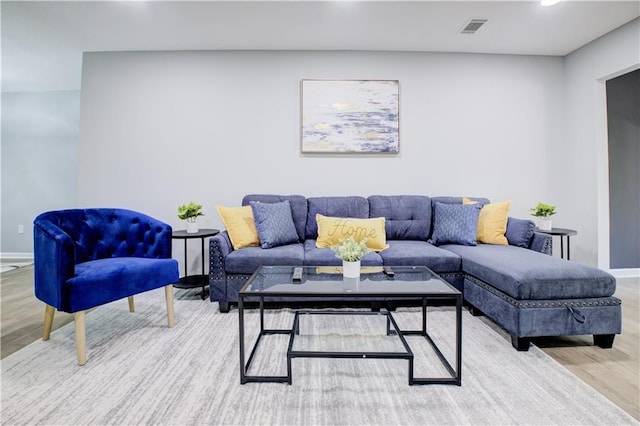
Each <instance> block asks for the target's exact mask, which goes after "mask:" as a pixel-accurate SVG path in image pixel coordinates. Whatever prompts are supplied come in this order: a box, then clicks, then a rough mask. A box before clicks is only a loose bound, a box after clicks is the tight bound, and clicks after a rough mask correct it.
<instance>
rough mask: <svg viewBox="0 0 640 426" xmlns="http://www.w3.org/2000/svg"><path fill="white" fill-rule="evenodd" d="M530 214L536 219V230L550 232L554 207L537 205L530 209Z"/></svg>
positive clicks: (554, 211) (543, 204)
mask: <svg viewBox="0 0 640 426" xmlns="http://www.w3.org/2000/svg"><path fill="white" fill-rule="evenodd" d="M530 211H531V214H532V215H533V216H535V217H537V218H538V229H540V230H542V231H551V216H552V215H554V214H556V206H552V205H551V204H545V203H538V204H537V205H536V206H535V207H532V208H531V209H530Z"/></svg>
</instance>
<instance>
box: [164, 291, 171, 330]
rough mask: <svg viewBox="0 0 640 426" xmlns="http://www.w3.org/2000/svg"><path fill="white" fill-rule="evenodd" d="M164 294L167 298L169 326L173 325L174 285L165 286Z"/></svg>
mask: <svg viewBox="0 0 640 426" xmlns="http://www.w3.org/2000/svg"><path fill="white" fill-rule="evenodd" d="M164 296H165V299H167V319H168V321H169V328H172V327H173V286H172V285H171V284H169V285H167V286H165V287H164Z"/></svg>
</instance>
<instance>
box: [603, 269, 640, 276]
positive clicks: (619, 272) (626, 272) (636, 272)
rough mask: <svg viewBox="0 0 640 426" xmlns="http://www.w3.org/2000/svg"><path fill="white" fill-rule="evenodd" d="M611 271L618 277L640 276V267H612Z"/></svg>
mask: <svg viewBox="0 0 640 426" xmlns="http://www.w3.org/2000/svg"><path fill="white" fill-rule="evenodd" d="M609 273H610V274H611V275H613V276H614V277H616V278H640V268H627V269H610V270H609Z"/></svg>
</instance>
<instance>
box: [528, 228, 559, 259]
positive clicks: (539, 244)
mask: <svg viewBox="0 0 640 426" xmlns="http://www.w3.org/2000/svg"><path fill="white" fill-rule="evenodd" d="M529 248H530V249H531V250H535V251H538V252H540V253H544V254H548V255H549V256H551V255H552V254H553V237H551V235H549V234H543V233H542V232H534V233H533V237H531V244H530V245H529Z"/></svg>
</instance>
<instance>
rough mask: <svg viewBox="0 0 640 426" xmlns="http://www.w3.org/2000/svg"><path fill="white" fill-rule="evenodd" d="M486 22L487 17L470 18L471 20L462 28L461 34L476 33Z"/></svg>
mask: <svg viewBox="0 0 640 426" xmlns="http://www.w3.org/2000/svg"><path fill="white" fill-rule="evenodd" d="M485 22H487V20H486V19H478V18H473V19H470V20H469V22H467V23H466V25H465V26H464V27H463V28H462V29H461V30H460V34H475V33H476V31H478V30H479V29H480V27H481V26H483V25H484V23H485Z"/></svg>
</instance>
